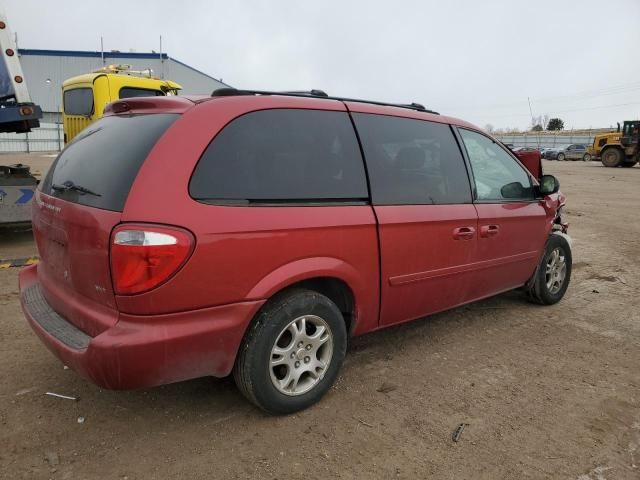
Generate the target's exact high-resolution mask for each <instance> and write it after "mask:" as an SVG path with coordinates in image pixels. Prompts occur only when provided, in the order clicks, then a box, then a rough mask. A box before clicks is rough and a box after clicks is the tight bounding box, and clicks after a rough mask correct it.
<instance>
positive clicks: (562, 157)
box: [557, 153, 564, 162]
mask: <svg viewBox="0 0 640 480" xmlns="http://www.w3.org/2000/svg"><path fill="white" fill-rule="evenodd" d="M557 158H558V161H560V162H562V161H563V160H564V153H559V154H558V157H557Z"/></svg>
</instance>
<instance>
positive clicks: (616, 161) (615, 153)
mask: <svg viewBox="0 0 640 480" xmlns="http://www.w3.org/2000/svg"><path fill="white" fill-rule="evenodd" d="M623 159H624V157H623V155H622V150H620V149H619V148H616V147H609V148H605V149H604V151H603V152H602V153H601V154H600V161H601V162H602V164H603V165H604V166H605V167H611V168H615V167H617V166H618V165H620V164H621V163H622V160H623Z"/></svg>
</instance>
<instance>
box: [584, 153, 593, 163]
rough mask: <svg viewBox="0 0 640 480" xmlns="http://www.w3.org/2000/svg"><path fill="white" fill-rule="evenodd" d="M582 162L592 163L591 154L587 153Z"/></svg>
mask: <svg viewBox="0 0 640 480" xmlns="http://www.w3.org/2000/svg"><path fill="white" fill-rule="evenodd" d="M582 161H583V162H590V161H591V154H590V153H585V154H584V155H583V156H582Z"/></svg>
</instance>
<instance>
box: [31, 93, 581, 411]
mask: <svg viewBox="0 0 640 480" xmlns="http://www.w3.org/2000/svg"><path fill="white" fill-rule="evenodd" d="M534 167H535V168H533V169H530V170H531V171H535V172H536V174H535V175H532V174H531V171H530V170H528V169H527V168H525V166H524V165H523V164H522V163H521V162H520V161H519V160H518V159H517V158H516V157H515V156H514V155H513V154H512V153H510V152H509V151H508V150H507V149H505V148H504V147H503V146H502V145H501V144H500V143H499V142H497V141H496V140H495V139H493V138H492V137H490V136H488V135H487V134H486V133H484V132H482V131H481V130H479V129H478V128H477V127H474V126H473V125H470V124H468V123H466V122H463V121H460V120H456V119H453V118H449V117H445V116H441V115H438V114H437V113H435V112H430V111H427V110H425V109H424V107H422V106H421V105H418V104H411V105H389V104H382V103H379V102H368V101H362V100H352V99H344V98H335V97H329V96H327V95H326V94H324V93H323V92H320V91H312V92H309V93H300V92H298V93H273V92H255V91H238V90H234V89H224V90H222V91H216V92H214V94H213V95H212V96H211V97H207V98H184V97H182V98H180V97H150V98H132V99H127V100H121V101H117V102H114V103H112V104H111V105H110V106H109V107H108V108H107V111H106V115H105V117H104V118H102V119H101V120H99V121H97V122H95V123H94V124H92V125H91V126H89V127H88V128H87V129H86V130H84V131H83V132H82V133H81V134H80V135H78V136H77V137H76V138H75V139H74V141H73V142H71V143H70V144H69V145H68V146H67V147H66V148H65V149H64V151H63V152H62V153H61V154H60V155H59V156H58V158H57V159H56V161H55V162H54V164H53V166H52V167H51V169H50V171H49V173H48V175H47V176H46V178H45V180H44V181H43V182H42V183H41V184H40V186H39V188H38V191H37V193H36V196H35V201H34V202H33V205H34V206H33V230H34V234H35V238H36V241H37V245H38V251H39V254H40V257H41V262H40V263H39V264H38V265H33V266H30V267H27V268H25V269H23V270H22V271H21V273H20V291H21V302H22V307H23V310H24V313H25V315H26V318H27V320H28V321H29V323H30V325H31V327H32V328H33V330H34V331H35V332H36V334H37V335H38V336H39V337H40V338H41V339H42V341H43V342H44V344H45V345H46V346H47V347H48V348H49V349H50V350H51V351H52V352H53V353H54V354H55V355H56V356H58V357H59V358H60V359H61V360H62V361H63V362H64V363H65V364H67V365H69V366H71V367H72V368H73V369H75V370H76V371H77V372H79V373H80V374H81V375H84V376H86V377H87V378H89V379H91V380H92V381H93V382H95V383H96V384H98V385H100V386H102V387H105V388H111V389H128V388H137V387H149V386H154V385H160V384H165V383H170V382H176V381H180V380H186V379H190V378H196V377H201V376H209V375H210V376H215V377H224V376H226V375H229V374H231V373H233V375H234V377H235V380H236V383H237V385H238V387H239V388H240V390H241V391H242V392H243V394H244V395H245V396H246V397H247V398H248V399H249V400H250V401H251V402H253V403H255V404H256V405H257V406H259V407H260V408H262V409H264V410H266V411H268V412H272V413H288V412H294V411H296V410H300V409H303V408H306V407H308V406H310V405H312V404H313V403H314V402H316V401H318V400H319V399H320V398H321V397H322V395H324V394H325V393H326V392H327V390H328V389H329V388H330V387H331V385H332V384H333V382H334V381H335V380H336V377H337V375H338V371H339V369H340V366H341V364H342V361H343V358H344V356H345V352H346V349H347V339H348V338H349V337H350V336H353V335H360V334H362V333H365V332H371V331H373V330H377V329H380V328H384V327H388V326H390V325H395V324H399V323H402V322H406V321H409V320H413V319H417V318H421V317H424V316H426V315H430V314H432V313H435V312H440V311H443V310H446V309H450V308H453V307H455V306H458V305H462V304H465V303H468V302H473V301H475V300H479V299H482V298H486V297H489V296H492V295H496V294H499V293H501V292H505V291H508V290H512V289H516V288H522V289H523V290H524V292H525V293H526V294H528V295H529V297H530V298H532V299H533V300H535V301H536V302H538V303H541V304H553V303H555V302H558V301H559V300H560V299H561V298H562V297H563V295H564V293H565V291H566V289H567V286H568V284H569V280H570V276H571V248H570V243H569V239H568V237H567V236H566V228H567V226H566V224H565V223H564V222H563V221H562V218H561V208H562V205H563V203H564V197H563V196H562V195H561V194H559V193H558V188H559V185H558V182H557V180H556V179H555V178H554V177H552V176H549V175H545V176H539V178H536V176H538V175H537V174H538V173H540V172H539V166H534Z"/></svg>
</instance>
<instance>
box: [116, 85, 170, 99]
mask: <svg viewBox="0 0 640 480" xmlns="http://www.w3.org/2000/svg"><path fill="white" fill-rule="evenodd" d="M164 96H165V95H164V92H162V91H161V90H151V89H148V88H132V87H123V88H121V89H120V98H131V97H164Z"/></svg>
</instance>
